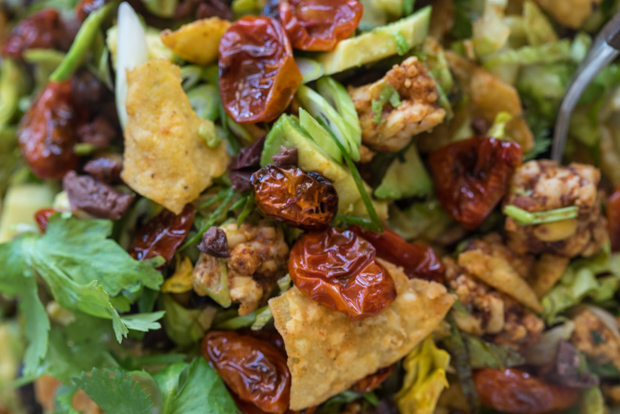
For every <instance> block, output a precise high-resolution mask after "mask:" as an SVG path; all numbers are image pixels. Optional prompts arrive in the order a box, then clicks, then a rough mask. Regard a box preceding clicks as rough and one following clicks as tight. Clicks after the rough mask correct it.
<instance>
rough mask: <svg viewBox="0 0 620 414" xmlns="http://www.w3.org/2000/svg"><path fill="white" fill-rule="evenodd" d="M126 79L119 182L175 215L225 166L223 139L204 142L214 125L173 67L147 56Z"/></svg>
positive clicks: (213, 129)
mask: <svg viewBox="0 0 620 414" xmlns="http://www.w3.org/2000/svg"><path fill="white" fill-rule="evenodd" d="M127 84H128V91H127V101H126V105H127V115H128V119H127V126H126V128H125V153H124V154H123V173H122V178H123V181H125V183H127V185H128V186H129V187H131V188H132V189H133V190H134V191H135V192H137V193H138V194H140V195H142V196H144V197H147V198H150V199H151V200H153V201H155V202H156V203H159V204H161V205H162V206H164V207H166V208H167V209H168V210H170V211H172V212H173V213H175V214H180V213H181V211H182V210H183V207H185V205H186V204H187V203H189V202H191V201H193V200H194V199H196V198H197V197H198V195H200V193H201V192H202V191H203V190H204V189H205V188H207V187H209V186H210V185H211V183H212V182H213V178H214V177H218V176H220V175H222V174H223V173H224V172H225V171H226V166H227V165H228V162H229V161H230V158H229V156H228V155H227V154H226V148H225V144H224V143H222V144H220V145H219V146H218V147H216V148H209V147H208V146H207V141H208V139H207V138H208V135H212V134H216V131H215V126H214V125H213V123H212V122H211V121H208V120H205V119H201V118H199V117H198V115H196V113H195V112H194V110H193V109H192V107H191V105H190V103H189V99H188V98H187V95H186V94H185V92H184V91H183V88H182V87H181V71H180V69H179V67H178V66H176V65H174V64H172V63H170V62H168V61H166V60H161V59H155V60H150V61H148V62H147V63H145V64H143V65H140V66H138V67H137V68H135V69H133V70H131V71H128V72H127ZM199 131H200V132H199Z"/></svg>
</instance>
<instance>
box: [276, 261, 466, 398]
mask: <svg viewBox="0 0 620 414" xmlns="http://www.w3.org/2000/svg"><path fill="white" fill-rule="evenodd" d="M379 262H380V263H381V265H382V266H384V267H385V269H387V270H388V271H389V273H390V275H391V276H392V278H393V279H394V282H395V283H396V290H397V292H398V296H397V297H396V300H394V302H393V303H392V304H391V305H390V306H389V307H388V308H387V309H385V310H384V311H383V312H381V313H380V314H379V315H376V316H372V317H369V318H366V319H364V320H362V321H358V322H351V320H349V318H348V317H347V316H346V315H345V314H342V313H339V312H336V311H333V310H331V309H329V308H327V307H325V306H323V305H320V304H319V303H317V302H315V301H313V300H312V299H310V298H308V297H307V296H305V295H304V294H302V293H301V292H300V291H299V289H297V288H296V287H293V288H291V289H289V290H288V291H287V292H286V293H285V294H283V295H282V296H279V297H277V298H274V299H271V300H270V301H269V308H270V309H271V313H272V315H273V318H274V322H275V325H276V329H277V330H278V332H279V333H280V334H281V335H282V338H284V344H285V346H286V352H287V354H288V367H289V370H290V371H291V378H292V383H291V402H290V408H291V409H292V410H301V409H303V408H307V407H310V406H313V405H318V404H320V403H322V402H323V401H325V400H326V399H328V398H329V397H331V396H333V395H336V394H338V393H340V392H342V391H344V390H346V389H348V388H350V387H351V386H352V385H353V384H354V383H355V382H357V381H358V380H360V379H362V378H364V377H366V376H367V375H369V374H372V373H373V372H375V371H377V370H378V369H379V368H382V367H385V366H388V365H391V364H393V363H395V362H396V361H398V360H400V359H401V358H403V357H404V356H405V355H407V354H408V353H409V352H411V350H412V349H413V348H415V346H416V345H418V344H419V343H420V342H421V341H422V340H423V339H424V338H425V337H426V336H428V335H429V334H430V333H431V332H432V331H433V330H434V329H435V328H436V327H437V326H438V325H439V324H440V322H441V321H442V320H443V319H444V317H445V315H446V313H447V312H448V310H449V309H450V308H451V307H452V303H454V297H453V296H452V295H450V294H449V293H448V292H447V291H446V288H445V287H444V286H443V285H440V284H438V283H434V282H427V281H425V280H421V279H412V280H409V279H407V276H406V275H405V274H404V273H403V269H402V268H400V267H396V266H395V265H393V264H391V263H389V262H386V261H383V260H379Z"/></svg>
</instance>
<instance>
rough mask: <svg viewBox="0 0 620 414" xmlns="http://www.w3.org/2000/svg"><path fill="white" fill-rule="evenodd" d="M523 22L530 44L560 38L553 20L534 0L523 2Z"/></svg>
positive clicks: (536, 44) (537, 44) (553, 40)
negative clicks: (551, 20)
mask: <svg viewBox="0 0 620 414" xmlns="http://www.w3.org/2000/svg"><path fill="white" fill-rule="evenodd" d="M523 23H524V25H525V27H526V28H527V30H526V31H525V35H526V37H527V41H528V43H529V44H530V46H539V45H543V44H545V43H551V42H556V41H557V40H558V35H557V34H556V33H555V30H554V29H553V26H552V25H551V22H550V21H549V19H547V16H545V14H544V13H543V11H542V10H540V7H538V6H537V5H536V3H534V2H533V1H532V0H527V1H526V2H525V3H524V4H523Z"/></svg>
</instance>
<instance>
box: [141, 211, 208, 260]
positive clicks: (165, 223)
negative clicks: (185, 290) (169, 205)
mask: <svg viewBox="0 0 620 414" xmlns="http://www.w3.org/2000/svg"><path fill="white" fill-rule="evenodd" d="M195 216H196V209H195V208H194V206H192V205H191V204H187V205H186V206H185V208H184V209H183V211H182V212H181V214H179V215H178V216H177V215H176V214H174V213H173V212H172V211H170V210H163V211H162V212H161V213H159V214H158V215H156V216H155V217H153V218H152V219H150V220H149V221H148V222H147V223H146V224H145V225H144V226H142V227H141V228H140V230H138V233H137V234H136V238H135V240H134V242H133V244H132V245H131V247H130V248H129V254H130V255H131V256H132V257H133V258H134V259H136V260H146V259H152V258H153V257H157V256H161V257H163V258H164V259H166V262H169V261H170V260H172V256H174V253H175V252H176V250H177V248H178V247H179V246H180V245H181V243H183V240H185V236H187V233H188V232H189V229H191V228H192V224H194V217H195Z"/></svg>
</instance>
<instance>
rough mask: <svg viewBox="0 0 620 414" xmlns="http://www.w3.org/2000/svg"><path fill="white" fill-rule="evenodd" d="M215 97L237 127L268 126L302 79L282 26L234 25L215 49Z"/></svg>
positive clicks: (256, 21) (248, 20)
mask: <svg viewBox="0 0 620 414" xmlns="http://www.w3.org/2000/svg"><path fill="white" fill-rule="evenodd" d="M219 55H220V59H219V69H220V95H221V98H222V104H223V105H224V108H225V109H226V112H227V113H228V115H229V116H230V117H231V118H232V119H234V120H235V121H237V122H262V121H264V122H270V121H273V120H274V119H276V118H277V117H278V116H279V115H280V114H281V113H282V112H284V110H285V109H286V107H287V106H288V105H289V104H290V103H291V101H292V100H293V96H294V95H295V92H296V91H297V88H299V85H301V73H300V72H299V68H297V64H296V63H295V59H293V49H292V48H291V42H290V41H289V40H288V37H286V32H285V31H284V28H283V27H282V25H281V24H280V23H279V22H278V21H277V20H275V19H272V18H271V17H265V16H261V17H257V16H247V17H243V18H241V19H239V20H237V21H236V22H234V23H233V24H232V25H231V26H230V27H229V28H228V30H226V32H225V33H224V36H223V37H222V39H221V40H220V44H219Z"/></svg>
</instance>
